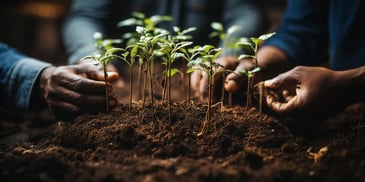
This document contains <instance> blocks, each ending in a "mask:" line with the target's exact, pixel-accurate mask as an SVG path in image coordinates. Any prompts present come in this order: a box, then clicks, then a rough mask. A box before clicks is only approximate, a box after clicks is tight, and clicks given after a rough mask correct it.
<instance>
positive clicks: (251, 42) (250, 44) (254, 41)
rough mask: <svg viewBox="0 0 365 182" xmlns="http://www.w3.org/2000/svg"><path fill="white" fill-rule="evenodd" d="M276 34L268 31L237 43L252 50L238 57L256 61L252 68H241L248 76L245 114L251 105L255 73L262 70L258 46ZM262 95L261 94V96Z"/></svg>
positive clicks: (241, 39)
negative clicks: (258, 62) (259, 63)
mask: <svg viewBox="0 0 365 182" xmlns="http://www.w3.org/2000/svg"><path fill="white" fill-rule="evenodd" d="M274 34H275V32H274V33H268V34H264V35H261V36H259V37H251V38H245V37H244V38H240V39H239V40H238V42H237V43H236V44H237V45H238V46H240V47H243V48H246V49H247V50H248V52H252V54H241V55H240V56H239V57H238V60H242V59H246V58H249V59H253V61H254V67H253V68H252V69H251V70H240V71H239V73H241V74H243V75H246V77H247V90H246V107H245V108H246V109H245V114H247V110H248V107H249V106H250V105H251V90H252V87H253V80H254V77H255V74H256V73H257V72H259V71H260V70H261V68H260V67H258V66H257V61H258V60H257V50H258V46H259V44H260V41H264V40H267V39H269V38H270V37H271V36H273V35H274ZM261 97H262V96H260V98H261ZM261 102H262V101H260V106H259V107H260V112H261V108H262V106H261V105H262V103H261Z"/></svg>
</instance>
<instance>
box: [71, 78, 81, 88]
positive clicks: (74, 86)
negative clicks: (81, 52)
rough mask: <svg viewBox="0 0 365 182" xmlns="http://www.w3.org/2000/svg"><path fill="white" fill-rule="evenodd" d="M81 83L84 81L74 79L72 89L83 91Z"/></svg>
mask: <svg viewBox="0 0 365 182" xmlns="http://www.w3.org/2000/svg"><path fill="white" fill-rule="evenodd" d="M81 83H82V79H81V78H77V79H74V80H73V81H72V88H73V89H74V90H79V89H81Z"/></svg>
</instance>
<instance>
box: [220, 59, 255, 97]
mask: <svg viewBox="0 0 365 182" xmlns="http://www.w3.org/2000/svg"><path fill="white" fill-rule="evenodd" d="M253 67H254V65H253V62H252V60H248V59H245V60H240V61H239V64H238V65H237V66H236V67H235V69H234V71H233V73H230V74H228V75H227V77H226V81H225V85H224V87H225V89H226V90H227V92H230V93H233V92H237V90H238V89H239V87H240V86H241V85H242V83H243V82H244V81H247V78H246V77H245V75H244V74H243V73H242V71H243V70H251V69H252V68H253Z"/></svg>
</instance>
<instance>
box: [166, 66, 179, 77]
mask: <svg viewBox="0 0 365 182" xmlns="http://www.w3.org/2000/svg"><path fill="white" fill-rule="evenodd" d="M167 72H168V74H167V77H173V76H174V75H176V73H179V72H180V70H178V69H177V68H171V69H170V70H168V71H167Z"/></svg>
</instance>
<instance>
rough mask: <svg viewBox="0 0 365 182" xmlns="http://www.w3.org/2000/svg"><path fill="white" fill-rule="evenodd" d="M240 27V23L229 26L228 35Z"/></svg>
mask: <svg viewBox="0 0 365 182" xmlns="http://www.w3.org/2000/svg"><path fill="white" fill-rule="evenodd" d="M240 29H241V27H239V26H238V25H233V26H231V27H229V28H228V30H227V35H228V36H230V35H232V34H233V33H235V32H238V31H239V30H240Z"/></svg>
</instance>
